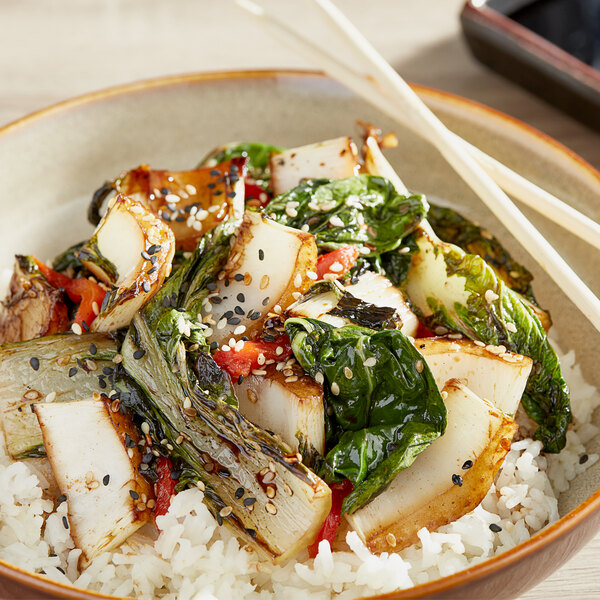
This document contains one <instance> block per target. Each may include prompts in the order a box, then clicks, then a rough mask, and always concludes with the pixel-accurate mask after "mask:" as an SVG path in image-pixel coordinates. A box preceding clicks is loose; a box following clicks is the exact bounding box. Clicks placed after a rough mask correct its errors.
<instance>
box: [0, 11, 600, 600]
mask: <svg viewBox="0 0 600 600" xmlns="http://www.w3.org/2000/svg"><path fill="white" fill-rule="evenodd" d="M268 2H270V4H269V6H271V7H272V8H276V10H277V11H278V12H279V14H282V15H284V16H285V15H287V16H288V17H289V19H290V21H291V20H292V19H293V21H294V22H295V23H297V22H298V20H301V22H303V23H306V25H307V28H308V27H309V26H310V28H309V29H310V31H312V32H313V33H314V34H315V35H319V32H320V31H324V30H322V29H321V28H322V27H323V24H322V23H318V22H317V21H316V20H315V19H316V18H317V16H316V12H315V10H314V8H313V7H312V6H311V5H310V2H309V0H278V2H277V3H276V4H275V2H274V0H268ZM338 3H339V6H341V7H342V8H343V9H344V11H345V12H346V14H347V15H348V16H349V17H350V18H351V19H352V20H353V21H354V22H355V23H356V24H357V25H359V27H360V28H361V30H362V31H363V32H364V33H365V35H366V36H367V37H368V38H369V39H370V40H371V41H372V42H373V44H374V45H375V46H376V47H377V49H378V50H379V51H380V52H382V54H383V55H384V56H385V58H386V59H387V60H388V61H389V62H390V63H391V64H392V65H393V66H394V67H395V68H396V69H397V70H398V71H399V72H400V73H401V74H402V75H403V76H404V77H405V78H406V79H408V80H409V81H413V82H416V83H421V84H424V85H429V86H433V87H437V88H440V89H442V90H446V91H449V92H453V93H456V94H460V95H462V96H466V97H467V98H471V99H474V100H477V101H479V102H482V103H484V104H487V105H489V106H492V107H493V108H496V109H498V110H501V111H503V112H506V113H508V114H510V115H512V116H514V117H516V118H518V119H521V120H522V121H524V122H526V123H528V124H530V125H532V126H534V127H537V128H538V129H540V130H541V131H543V132H545V133H547V134H549V135H550V136H552V137H554V138H556V139H557V140H559V141H560V142H562V143H563V144H565V145H566V146H568V147H569V148H571V149H572V150H574V151H575V152H576V153H578V154H580V155H581V156H582V157H583V158H585V159H586V160H587V161H589V162H590V163H591V164H592V165H594V166H595V167H596V168H600V135H598V134H597V133H594V132H593V131H591V130H590V129H588V128H586V127H585V126H583V125H581V124H579V123H578V122H576V121H575V120H573V119H572V118H570V117H568V116H566V115H564V114H562V113H561V112H559V111H557V110H555V109H553V108H552V107H550V106H549V105H547V104H545V103H544V102H542V101H541V100H539V99H537V98H536V97H535V96H533V95H531V94H530V93H528V92H526V91H524V90H522V89H521V88H519V87H517V86H515V85H514V84H512V83H510V82H508V81H506V80H504V79H502V78H501V77H500V76H498V75H496V74H494V73H493V72H491V71H489V70H487V69H486V68H484V67H483V66H481V65H480V64H479V63H477V62H476V61H475V60H474V59H473V57H472V56H471V55H470V54H469V52H468V50H467V48H466V46H465V43H464V40H463V39H462V36H461V34H460V28H459V22H458V15H459V12H460V8H461V6H462V3H463V2H462V0H427V1H425V0H402V1H399V0H395V1H394V0H370V1H369V2H368V3H367V2H365V1H364V0H343V2H342V0H338ZM0 24H2V35H1V36H0V126H2V125H4V124H6V123H8V122H10V121H13V120H15V119H18V118H20V117H22V116H23V115H25V114H27V113H29V112H31V111H34V110H37V109H40V108H43V107H45V106H47V105H49V104H53V103H55V102H58V101H60V100H64V99H66V98H69V97H72V96H75V95H79V94H83V93H86V92H90V91H93V90H97V89H101V88H105V87H108V86H112V85H116V84H120V83H125V82H128V81H133V80H139V79H146V78H150V77H157V76H162V75H170V74H176V73H189V72H195V71H204V70H226V69H246V68H266V67H292V68H306V67H308V68H312V65H310V64H308V63H307V62H306V61H305V60H304V59H303V58H302V57H299V56H297V55H296V54H294V53H293V52H292V51H291V50H288V49H287V48H285V47H281V46H280V45H279V44H278V43H277V42H275V41H273V40H271V39H269V37H268V36H267V35H265V34H264V33H263V32H262V31H261V30H260V29H258V28H257V27H256V25H255V24H254V23H253V21H252V20H251V19H249V18H248V17H246V16H245V15H244V14H242V13H241V11H238V10H237V9H236V8H235V7H234V6H233V4H231V3H230V2H228V1H223V0H221V1H219V0H178V1H177V2H174V1H173V2H165V1H161V0H86V1H85V2H83V1H81V0H55V1H54V2H43V0H20V1H19V2H14V1H13V0H0ZM329 43H330V45H331V46H333V47H334V48H333V49H334V50H335V40H331V39H330V40H329ZM331 46H330V47H331ZM598 557H600V535H598V536H597V537H596V538H595V539H594V540H593V541H592V542H590V543H589V544H588V545H587V546H586V547H585V548H584V549H583V550H582V551H581V553H580V554H579V555H578V556H576V557H575V558H574V559H572V560H571V561H570V562H569V563H567V564H566V565H565V566H564V567H563V568H562V569H560V570H558V571H557V572H556V573H555V574H554V575H552V577H550V578H549V579H547V580H546V581H544V582H543V583H542V584H540V585H538V586H537V587H535V588H534V589H532V590H530V591H529V592H527V593H526V594H524V595H523V596H521V598H520V600H542V599H544V600H559V599H560V600H563V599H564V598H569V599H581V600H583V599H585V600H588V599H594V598H598V599H600V561H598V562H596V560H597V559H598ZM595 559H596V560H595Z"/></svg>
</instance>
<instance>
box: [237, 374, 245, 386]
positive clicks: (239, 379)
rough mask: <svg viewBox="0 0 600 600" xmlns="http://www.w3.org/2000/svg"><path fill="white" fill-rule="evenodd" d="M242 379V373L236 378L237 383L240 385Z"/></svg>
mask: <svg viewBox="0 0 600 600" xmlns="http://www.w3.org/2000/svg"><path fill="white" fill-rule="evenodd" d="M242 381H244V376H243V375H240V376H239V377H238V378H237V382H238V385H241V383H242Z"/></svg>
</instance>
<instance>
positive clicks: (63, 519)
mask: <svg viewBox="0 0 600 600" xmlns="http://www.w3.org/2000/svg"><path fill="white" fill-rule="evenodd" d="M62 524H63V527H64V528H65V529H69V520H68V519H67V517H64V516H63V518H62Z"/></svg>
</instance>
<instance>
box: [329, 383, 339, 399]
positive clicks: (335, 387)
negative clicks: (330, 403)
mask: <svg viewBox="0 0 600 600" xmlns="http://www.w3.org/2000/svg"><path fill="white" fill-rule="evenodd" d="M331 393H332V394H333V395H334V396H338V395H339V393H340V386H339V385H338V384H337V383H336V382H335V381H334V382H333V383H332V384H331Z"/></svg>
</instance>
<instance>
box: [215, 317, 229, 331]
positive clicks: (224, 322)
mask: <svg viewBox="0 0 600 600" xmlns="http://www.w3.org/2000/svg"><path fill="white" fill-rule="evenodd" d="M225 325H227V319H226V318H225V317H223V318H222V319H221V320H220V321H219V322H218V323H217V329H224V327H225Z"/></svg>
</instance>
